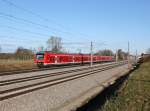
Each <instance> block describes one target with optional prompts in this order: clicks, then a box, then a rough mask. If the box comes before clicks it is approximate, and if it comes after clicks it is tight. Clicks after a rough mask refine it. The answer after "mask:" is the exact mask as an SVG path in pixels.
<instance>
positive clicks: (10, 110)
mask: <svg viewBox="0 0 150 111" xmlns="http://www.w3.org/2000/svg"><path fill="white" fill-rule="evenodd" d="M127 71H128V66H127V65H123V66H119V67H117V68H113V69H109V70H107V71H102V72H99V73H97V74H94V75H89V76H87V77H83V78H79V79H76V80H72V81H68V82H65V83H61V84H58V85H54V86H51V87H48V88H44V89H40V90H38V91H33V92H30V93H27V94H24V95H20V96H17V97H13V98H10V99H7V100H3V101H1V103H0V111H52V110H53V111H55V110H57V109H60V108H61V107H63V106H64V105H66V104H69V103H71V101H73V100H74V99H75V98H78V97H81V96H82V95H84V93H86V92H87V91H89V90H90V89H92V88H94V87H96V86H98V85H101V84H102V83H103V82H105V81H106V80H108V79H110V78H111V77H113V76H115V75H121V74H123V73H126V72H127Z"/></svg>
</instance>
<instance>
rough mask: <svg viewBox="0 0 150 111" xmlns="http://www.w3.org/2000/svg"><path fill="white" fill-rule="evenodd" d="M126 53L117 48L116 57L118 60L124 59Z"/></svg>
mask: <svg viewBox="0 0 150 111" xmlns="http://www.w3.org/2000/svg"><path fill="white" fill-rule="evenodd" d="M127 56H128V53H126V52H124V51H122V49H119V50H118V59H119V60H125V59H127Z"/></svg>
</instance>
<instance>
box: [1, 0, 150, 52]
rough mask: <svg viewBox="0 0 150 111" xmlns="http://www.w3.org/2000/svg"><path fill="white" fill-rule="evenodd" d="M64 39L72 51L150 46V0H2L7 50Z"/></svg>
mask: <svg viewBox="0 0 150 111" xmlns="http://www.w3.org/2000/svg"><path fill="white" fill-rule="evenodd" d="M50 36H58V37H61V38H62V41H63V43H64V47H65V48H66V50H68V51H74V52H77V51H79V50H80V49H81V50H82V51H83V52H89V51H90V42H91V41H92V42H93V47H94V51H97V50H102V49H111V50H113V51H115V50H117V49H122V50H124V51H127V49H128V42H129V43H130V52H131V53H132V54H135V51H136V50H137V51H138V53H139V54H140V53H142V52H145V51H146V50H147V49H148V48H150V1H149V0H0V46H1V51H2V52H11V51H14V50H15V48H17V47H18V46H22V47H26V48H37V47H40V46H44V47H46V41H47V40H48V38H49V37H50Z"/></svg>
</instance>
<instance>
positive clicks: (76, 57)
mask: <svg viewBox="0 0 150 111" xmlns="http://www.w3.org/2000/svg"><path fill="white" fill-rule="evenodd" d="M90 60H91V57H90V55H88V54H55V53H51V52H48V51H41V52H37V53H36V54H35V56H34V63H35V64H37V66H38V67H43V66H47V65H52V64H62V65H64V64H77V63H81V64H83V63H88V62H90ZM113 60H114V57H113V56H98V55H93V62H102V61H105V62H106V61H107V62H109V61H113Z"/></svg>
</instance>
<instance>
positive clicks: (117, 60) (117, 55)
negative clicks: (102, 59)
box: [116, 49, 118, 62]
mask: <svg viewBox="0 0 150 111" xmlns="http://www.w3.org/2000/svg"><path fill="white" fill-rule="evenodd" d="M116 62H118V49H117V50H116Z"/></svg>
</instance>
